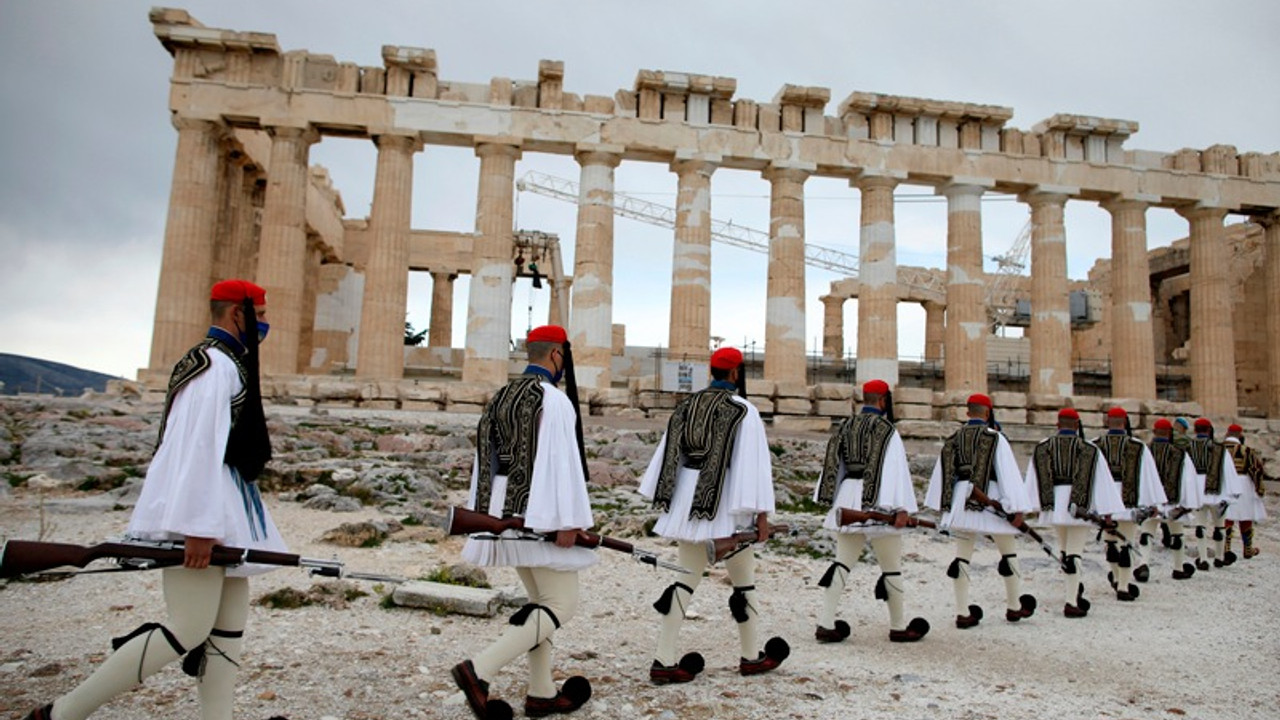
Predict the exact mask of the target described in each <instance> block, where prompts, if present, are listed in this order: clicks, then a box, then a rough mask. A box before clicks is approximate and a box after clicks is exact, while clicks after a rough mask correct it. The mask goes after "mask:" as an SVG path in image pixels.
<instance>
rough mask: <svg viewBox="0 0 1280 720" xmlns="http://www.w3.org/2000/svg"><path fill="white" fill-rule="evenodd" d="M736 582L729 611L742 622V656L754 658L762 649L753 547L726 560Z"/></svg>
mask: <svg viewBox="0 0 1280 720" xmlns="http://www.w3.org/2000/svg"><path fill="white" fill-rule="evenodd" d="M724 569H725V570H726V571H728V573H729V581H730V582H732V583H733V593H732V594H731V595H729V612H730V613H731V614H732V615H733V619H734V620H735V621H737V623H738V641H739V644H740V645H741V646H742V657H743V658H745V659H747V660H751V659H753V658H755V657H756V656H757V655H758V654H759V652H760V645H759V644H758V638H757V636H756V633H757V626H758V625H759V621H758V618H759V615H760V610H759V606H758V605H757V604H756V554H755V553H754V552H752V550H751V548H747V549H746V550H743V551H742V552H740V553H738V554H737V555H734V556H733V557H732V558H729V560H727V561H726V562H725V564H724Z"/></svg>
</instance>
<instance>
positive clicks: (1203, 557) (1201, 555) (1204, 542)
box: [1195, 507, 1213, 570]
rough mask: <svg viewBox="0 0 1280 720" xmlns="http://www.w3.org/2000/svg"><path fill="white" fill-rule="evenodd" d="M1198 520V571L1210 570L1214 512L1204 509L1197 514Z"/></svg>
mask: <svg viewBox="0 0 1280 720" xmlns="http://www.w3.org/2000/svg"><path fill="white" fill-rule="evenodd" d="M1195 518H1196V546H1197V548H1196V552H1197V555H1196V558H1197V559H1196V569H1198V570H1208V569H1209V532H1210V528H1212V527H1213V510H1211V509H1210V508H1208V507H1202V508H1200V509H1199V510H1197V511H1196V512H1195Z"/></svg>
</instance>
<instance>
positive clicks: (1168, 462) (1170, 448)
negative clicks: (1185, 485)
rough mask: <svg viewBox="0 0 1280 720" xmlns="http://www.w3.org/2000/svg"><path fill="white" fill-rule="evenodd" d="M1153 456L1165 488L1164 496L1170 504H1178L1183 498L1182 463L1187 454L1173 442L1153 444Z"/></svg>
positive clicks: (1161, 482)
mask: <svg viewBox="0 0 1280 720" xmlns="http://www.w3.org/2000/svg"><path fill="white" fill-rule="evenodd" d="M1151 456H1152V457H1153V458H1154V459H1155V461H1156V470H1158V471H1159V473H1160V484H1161V485H1162V486H1164V495H1165V497H1166V498H1168V499H1169V502H1171V503H1174V504H1177V503H1179V502H1181V498H1182V463H1183V462H1185V461H1186V459H1187V452H1186V451H1185V450H1183V449H1182V448H1180V447H1178V446H1177V445H1174V444H1173V443H1172V442H1156V441H1154V440H1153V441H1152V442H1151Z"/></svg>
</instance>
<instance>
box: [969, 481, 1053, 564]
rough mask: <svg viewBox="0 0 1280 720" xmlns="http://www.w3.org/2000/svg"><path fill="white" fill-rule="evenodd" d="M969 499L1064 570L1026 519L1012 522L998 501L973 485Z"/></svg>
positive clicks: (1047, 545) (1011, 517)
mask: <svg viewBox="0 0 1280 720" xmlns="http://www.w3.org/2000/svg"><path fill="white" fill-rule="evenodd" d="M969 497H971V498H973V499H974V500H975V501H976V502H978V503H980V504H982V505H983V506H984V507H983V510H985V511H987V512H990V513H992V514H994V515H995V516H996V517H998V518H1000V519H1002V520H1004V521H1005V522H1007V523H1009V524H1010V525H1012V526H1013V527H1014V529H1015V530H1017V531H1018V532H1020V533H1022V534H1023V535H1026V536H1027V537H1029V538H1031V539H1032V540H1034V541H1035V542H1036V543H1037V544H1038V545H1040V549H1041V550H1043V551H1044V554H1045V555H1048V556H1049V557H1050V558H1052V559H1053V560H1054V562H1056V563H1058V564H1059V565H1060V566H1062V568H1063V569H1064V570H1065V569H1066V562H1065V561H1064V560H1063V559H1062V558H1061V557H1059V556H1058V553H1056V552H1054V550H1053V548H1052V547H1050V546H1049V543H1047V542H1045V539H1044V538H1043V537H1041V536H1040V533H1038V532H1036V530H1035V528H1033V527H1031V525H1030V524H1029V523H1028V522H1027V520H1026V518H1020V519H1019V520H1018V522H1014V521H1013V516H1012V515H1010V514H1009V513H1008V512H1006V511H1005V509H1004V506H1003V505H1001V504H1000V501H999V500H992V499H991V496H989V495H987V494H986V493H985V492H983V491H982V490H979V489H978V486H976V485H974V486H973V489H972V490H970V492H969Z"/></svg>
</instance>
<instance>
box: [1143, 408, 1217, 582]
mask: <svg viewBox="0 0 1280 720" xmlns="http://www.w3.org/2000/svg"><path fill="white" fill-rule="evenodd" d="M1173 428H1174V426H1173V423H1171V422H1169V421H1168V420H1166V419H1165V418H1160V419H1159V420H1156V422H1155V425H1153V426H1152V430H1151V432H1152V438H1151V445H1150V446H1149V448H1148V449H1149V450H1150V451H1151V458H1152V459H1153V460H1154V461H1155V464H1156V471H1157V472H1158V473H1159V474H1160V486H1161V487H1162V488H1164V494H1165V497H1166V498H1167V501H1168V505H1166V506H1165V507H1164V508H1162V509H1163V510H1164V514H1165V518H1166V520H1165V522H1164V523H1163V525H1165V526H1166V527H1168V528H1169V533H1170V534H1169V549H1170V550H1172V551H1173V579H1174V580H1186V579H1188V578H1190V577H1191V576H1192V575H1194V574H1195V572H1196V566H1195V565H1192V564H1191V563H1189V562H1187V555H1186V552H1187V551H1186V544H1185V542H1184V541H1183V523H1182V520H1181V518H1182V517H1183V516H1184V515H1188V514H1190V513H1192V512H1195V511H1196V510H1198V509H1199V508H1200V506H1201V505H1202V504H1203V502H1204V501H1203V496H1204V481H1203V479H1202V478H1200V476H1198V475H1196V469H1195V467H1194V466H1193V465H1192V464H1191V460H1190V459H1188V458H1187V453H1186V451H1185V450H1183V449H1182V448H1181V447H1178V444H1177V443H1176V442H1175V441H1174V436H1173V433H1174V429H1173Z"/></svg>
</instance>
